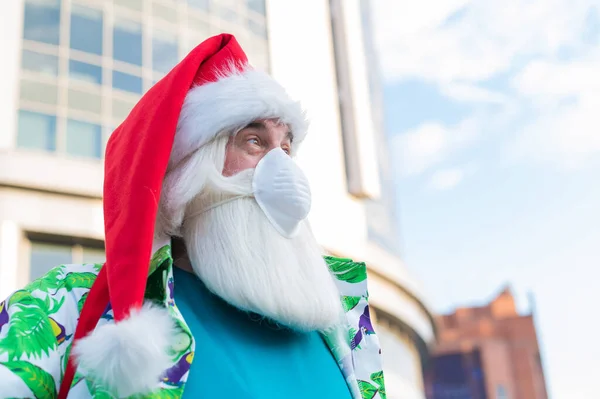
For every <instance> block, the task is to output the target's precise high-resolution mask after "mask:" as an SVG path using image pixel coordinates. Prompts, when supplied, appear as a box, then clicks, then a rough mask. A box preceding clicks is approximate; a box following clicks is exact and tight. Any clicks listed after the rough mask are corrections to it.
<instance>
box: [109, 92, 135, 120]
mask: <svg viewBox="0 0 600 399" xmlns="http://www.w3.org/2000/svg"><path fill="white" fill-rule="evenodd" d="M136 101H137V98H136V99H135V100H134V99H133V98H132V99H131V100H122V99H120V98H113V100H112V117H113V119H114V122H116V123H117V124H119V123H121V122H122V121H123V119H125V118H127V115H129V112H131V110H132V109H133V107H134V106H135V103H136Z"/></svg>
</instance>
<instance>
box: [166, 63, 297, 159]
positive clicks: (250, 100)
mask: <svg viewBox="0 0 600 399" xmlns="http://www.w3.org/2000/svg"><path fill="white" fill-rule="evenodd" d="M231 69H232V71H230V72H224V73H223V74H222V76H221V77H220V78H219V79H218V80H217V81H216V82H211V83H205V84H203V85H200V86H195V87H193V88H191V89H190V91H189V92H188V94H187V96H186V98H185V101H184V103H183V107H182V109H181V113H180V116H179V121H178V125H177V133H176V134H175V140H174V143H173V149H172V151H171V159H170V163H171V165H176V164H178V163H179V162H180V161H181V160H182V159H183V158H185V157H186V156H188V155H189V154H190V153H192V152H193V151H196V150H197V149H198V148H200V147H201V146H202V145H204V144H206V143H207V142H209V141H210V140H212V139H213V138H215V137H217V136H218V135H219V134H231V133H233V132H235V131H236V130H237V129H241V128H243V127H244V126H246V125H248V124H250V123H252V122H253V121H255V120H257V119H270V118H277V119H279V120H281V122H283V123H286V124H288V125H289V126H290V129H291V131H292V134H293V136H294V144H296V145H295V146H294V148H295V147H297V144H298V143H300V142H301V141H302V140H303V139H304V137H305V136H306V132H307V129H308V122H307V120H306V115H305V112H304V111H303V109H302V107H301V105H300V103H299V102H297V101H294V100H292V99H291V98H290V97H289V95H288V94H287V92H286V91H285V89H284V88H283V86H281V85H280V84H279V83H277V82H276V81H275V80H274V79H273V78H272V77H270V76H269V75H268V74H266V73H264V72H261V71H257V70H253V69H250V68H249V67H246V68H244V69H243V71H239V70H238V69H236V68H231Z"/></svg>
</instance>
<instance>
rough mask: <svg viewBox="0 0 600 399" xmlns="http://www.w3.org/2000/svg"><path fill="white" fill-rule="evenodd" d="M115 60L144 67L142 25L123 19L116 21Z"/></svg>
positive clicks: (114, 37)
mask: <svg viewBox="0 0 600 399" xmlns="http://www.w3.org/2000/svg"><path fill="white" fill-rule="evenodd" d="M113 58H114V59H115V60H119V61H123V62H128V63H130V64H135V65H140V66H141V65H142V25H140V24H139V23H137V22H133V21H127V20H123V19H121V20H116V21H115V28H114V33H113Z"/></svg>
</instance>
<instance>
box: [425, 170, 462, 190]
mask: <svg viewBox="0 0 600 399" xmlns="http://www.w3.org/2000/svg"><path fill="white" fill-rule="evenodd" d="M464 177H465V171H464V170H463V169H460V168H452V169H444V170H439V171H437V172H435V173H434V174H433V176H432V177H431V180H430V181H429V186H430V187H431V188H432V189H434V190H440V191H441V190H449V189H451V188H454V187H455V186H456V185H457V184H458V183H460V182H461V181H462V179H463V178H464Z"/></svg>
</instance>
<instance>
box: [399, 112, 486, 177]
mask: <svg viewBox="0 0 600 399" xmlns="http://www.w3.org/2000/svg"><path fill="white" fill-rule="evenodd" d="M478 126H479V120H478V119H476V118H473V119H465V120H463V121H462V122H460V123H459V124H457V125H455V126H450V127H448V126H444V125H441V124H439V123H435V122H426V123H423V124H421V125H420V126H418V127H417V128H416V129H413V130H410V131H408V132H405V133H400V134H397V135H395V136H393V137H392V153H393V154H394V160H395V166H396V169H397V170H398V172H399V175H401V176H404V177H406V176H415V175H419V174H421V173H423V172H425V171H427V170H428V169H430V168H431V167H433V166H435V165H437V164H439V163H441V162H442V161H444V160H445V159H447V157H448V156H449V155H450V154H452V153H453V152H454V151H456V150H458V149H460V148H462V147H464V146H466V145H467V144H469V143H470V142H472V141H473V140H475V139H476V138H477V132H478V130H479V129H478Z"/></svg>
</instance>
